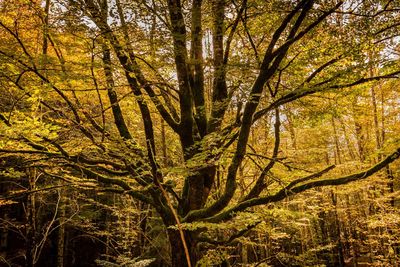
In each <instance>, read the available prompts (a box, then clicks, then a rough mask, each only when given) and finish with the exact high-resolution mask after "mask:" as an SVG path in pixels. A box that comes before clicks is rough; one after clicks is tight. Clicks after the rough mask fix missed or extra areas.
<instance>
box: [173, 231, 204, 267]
mask: <svg viewBox="0 0 400 267" xmlns="http://www.w3.org/2000/svg"><path fill="white" fill-rule="evenodd" d="M168 239H169V243H170V246H171V266H172V267H189V266H196V263H197V262H198V260H199V258H198V256H199V251H198V249H197V242H196V241H195V239H194V238H193V236H192V234H188V233H185V241H186V245H187V247H188V250H189V257H190V265H189V264H188V260H187V257H186V254H185V249H184V247H183V244H182V239H181V237H180V234H179V231H177V230H174V229H168Z"/></svg>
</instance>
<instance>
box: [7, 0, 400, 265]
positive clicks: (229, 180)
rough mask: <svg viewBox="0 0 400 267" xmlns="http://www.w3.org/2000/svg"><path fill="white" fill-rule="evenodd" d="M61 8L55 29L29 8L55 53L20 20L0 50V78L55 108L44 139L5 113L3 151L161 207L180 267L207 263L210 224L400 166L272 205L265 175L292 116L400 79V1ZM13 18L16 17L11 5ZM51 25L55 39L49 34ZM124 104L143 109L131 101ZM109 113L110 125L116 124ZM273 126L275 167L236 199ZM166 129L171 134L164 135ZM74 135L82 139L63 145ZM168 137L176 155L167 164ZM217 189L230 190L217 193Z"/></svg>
mask: <svg viewBox="0 0 400 267" xmlns="http://www.w3.org/2000/svg"><path fill="white" fill-rule="evenodd" d="M16 2H18V1H16ZM52 4H53V8H54V9H55V10H56V9H57V8H58V10H57V13H54V14H55V15H57V16H54V18H51V16H50V21H49V18H48V17H47V16H46V15H44V14H49V13H48V12H47V13H43V12H42V8H41V7H40V3H39V2H35V1H32V2H31V6H30V8H31V9H35V10H37V13H36V14H37V16H38V18H39V19H41V21H42V25H44V26H45V33H44V35H43V36H44V38H43V40H44V42H45V43H47V42H49V43H50V44H51V51H50V48H47V50H46V52H45V53H43V54H42V55H40V54H38V53H35V46H36V45H37V44H35V42H36V40H32V39H29V38H28V37H29V35H28V32H23V33H21V29H19V27H18V25H19V24H20V23H23V22H19V18H18V15H15V14H13V13H12V12H9V13H6V15H2V17H1V20H0V26H1V28H2V32H1V35H0V37H1V38H2V39H4V40H8V41H11V42H14V43H15V44H16V45H17V47H18V49H17V50H16V51H14V49H10V47H7V46H6V45H2V46H1V47H0V60H1V64H2V65H0V66H1V67H2V69H4V75H3V77H2V79H3V80H4V83H7V84H12V90H13V93H14V91H17V90H19V92H22V93H23V97H25V96H28V97H29V98H30V99H33V101H36V103H37V104H38V106H39V107H40V108H41V109H44V110H45V114H44V115H41V120H39V124H40V125H39V126H29V127H27V128H28V129H32V128H33V129H39V128H40V127H41V128H44V129H47V131H44V130H40V129H39V130H37V131H35V132H29V131H26V129H25V130H23V131H22V130H20V129H18V128H17V126H16V125H15V124H14V123H13V120H15V121H16V122H18V117H17V114H13V109H14V106H12V107H9V106H8V107H7V108H8V109H10V110H4V112H6V111H7V112H10V114H13V116H9V117H8V118H7V117H6V116H4V115H1V119H2V121H3V122H4V125H3V126H2V127H3V128H2V129H4V130H3V131H4V132H6V131H17V132H18V134H19V138H18V140H14V141H13V142H12V143H9V144H6V145H5V146H4V147H3V148H2V149H1V152H3V153H23V154H27V155H41V156H44V157H45V159H40V160H46V161H48V162H51V164H50V165H49V166H46V167H45V168H42V171H43V172H45V173H46V174H47V175H50V176H51V175H53V176H54V177H57V176H60V175H61V176H68V177H74V182H85V181H87V180H93V181H95V182H96V183H98V185H97V186H98V187H99V188H101V190H103V191H108V192H114V193H121V194H127V195H129V196H131V197H132V198H134V199H136V200H138V201H141V202H143V203H145V204H148V205H150V206H151V207H153V208H154V209H155V211H156V212H157V214H158V215H159V216H160V218H161V219H162V222H163V224H164V226H165V227H166V229H167V232H168V238H169V243H170V247H171V264H172V266H194V265H195V264H196V262H197V261H198V260H199V258H200V256H201V253H202V252H201V251H199V246H198V244H199V242H213V241H212V240H209V239H207V238H205V232H206V229H207V224H204V223H214V224H215V223H220V222H223V221H227V220H231V219H233V218H234V217H235V216H237V214H239V212H241V211H245V210H246V209H249V208H252V207H255V206H259V205H266V204H268V203H272V202H277V201H280V200H283V199H285V198H286V197H288V196H290V195H293V194H297V193H300V192H303V191H306V190H308V189H311V188H316V187H321V186H329V185H340V184H346V183H349V182H353V181H357V180H361V179H365V178H367V177H369V176H371V175H372V174H374V173H376V172H378V171H380V170H381V169H383V168H385V167H386V166H388V164H390V163H392V162H393V161H395V160H396V159H397V158H398V157H400V148H395V149H394V152H391V153H389V154H388V155H387V156H386V157H385V158H384V159H383V160H382V161H380V162H379V163H377V164H376V165H373V166H372V167H370V168H369V169H367V170H365V171H361V172H359V173H355V174H351V175H346V176H342V177H336V178H324V179H320V177H321V176H322V175H324V174H325V173H327V172H328V171H330V170H331V169H332V168H333V167H332V166H329V167H326V168H324V169H323V170H321V171H319V172H316V173H314V174H311V175H308V176H306V177H303V178H299V179H296V180H292V181H289V182H286V184H284V185H279V186H276V187H275V192H274V193H273V194H265V192H267V189H271V188H274V187H271V184H270V181H267V179H266V176H267V174H268V173H269V172H270V171H271V170H272V169H273V168H275V167H276V166H275V165H276V163H277V162H280V161H282V160H281V159H280V157H279V153H280V150H281V148H280V146H281V144H280V143H281V142H280V135H281V131H282V129H281V128H282V126H281V123H280V121H281V119H282V117H283V115H282V114H281V113H282V111H283V110H284V107H286V106H287V105H288V104H289V103H292V102H293V103H294V102H297V101H299V100H304V101H312V98H309V96H313V95H324V94H327V93H328V94H337V93H340V92H343V91H348V90H352V89H353V88H357V86H360V85H363V84H369V83H370V82H373V81H377V80H384V79H393V78H397V77H398V74H399V73H400V69H399V67H398V63H397V61H396V60H398V58H397V56H395V54H394V53H393V51H391V50H390V48H389V45H390V42H391V41H393V40H394V39H395V38H396V37H397V35H398V23H396V18H398V16H399V14H398V8H399V6H398V3H396V2H395V1H390V0H389V1H381V2H378V3H369V2H366V1H356V0H349V1H314V0H300V1H268V2H267V3H265V2H264V1H249V0H243V1H241V2H240V3H238V2H236V1H201V0H193V1H183V2H181V1H179V0H168V1H155V0H154V1H147V0H143V1H137V2H134V3H132V2H128V1H127V2H125V1H122V0H117V1H115V2H114V1H106V0H63V1H54V2H53V1H52ZM2 8H3V9H5V10H8V9H9V7H7V5H6V4H4V5H3V7H2ZM7 8H8V9H7ZM54 12H56V11H54ZM50 14H51V12H50ZM371 18H372V19H373V21H374V24H371V23H370V21H371ZM39 21H40V20H39ZM51 23H54V25H55V26H57V28H55V26H54V28H53V29H51V27H50V25H51ZM15 25H17V26H15ZM63 34H66V35H67V36H68V39H67V40H63V37H62V35H63ZM73 35H75V36H76V39H75V40H74V39H72V37H71V36H73ZM65 38H67V37H65ZM77 39H78V40H77ZM371 40H375V42H376V45H381V46H383V47H384V49H383V50H382V51H383V52H382V53H383V54H384V55H385V56H384V57H382V58H381V59H377V61H378V62H373V61H372V60H373V59H369V58H368V52H369V51H370V50H371V47H370V43H371ZM63 42H65V43H67V44H63ZM46 46H47V44H46ZM43 47H44V45H43ZM43 51H44V50H43ZM67 53H70V54H69V55H68V56H67V57H65V56H64V54H67ZM72 54H73V55H72ZM97 55H101V56H97ZM368 59H369V60H368ZM43 62H45V63H44V64H43ZM43 65H44V67H42V66H43ZM372 65H373V66H376V65H378V66H380V71H379V72H378V73H374V74H373V75H370V72H369V71H366V70H368V67H370V66H372ZM49 66H52V67H51V68H50V67H49ZM122 85H124V86H125V88H124V89H121V90H119V87H120V86H122ZM92 87H94V89H90V88H92ZM35 88H37V90H36V91H34V89H35ZM126 88H129V92H126V91H124V90H126ZM103 91H105V92H107V95H105V94H104V93H103ZM122 93H127V94H132V95H133V98H130V100H129V101H126V102H123V99H124V97H121V96H120V95H121V94H122ZM88 97H89V98H93V97H96V98H97V99H98V103H95V102H94V101H93V99H87V98H88ZM132 100H134V101H132ZM105 103H107V105H109V108H106V104H105ZM109 109H111V112H112V114H107V113H106V111H107V110H109ZM131 112H135V113H137V114H136V115H135V116H131V115H130V114H129V113H131ZM14 113H15V112H14ZM268 116H269V117H272V118H273V120H272V121H273V124H274V126H273V127H272V128H273V136H274V144H273V149H271V150H272V155H264V156H267V157H269V162H268V163H267V164H266V165H265V166H263V167H262V170H261V172H260V173H257V178H256V179H255V180H254V181H253V183H249V182H248V181H244V183H246V184H247V189H246V190H245V192H240V193H241V195H242V196H241V197H238V190H237V187H238V181H239V180H240V179H241V175H240V172H239V170H240V169H241V168H242V167H243V162H244V159H245V157H246V156H247V152H248V149H249V147H250V143H249V138H250V135H251V134H252V133H254V132H255V131H256V129H258V128H260V127H261V125H262V124H261V122H262V121H263V120H265V118H267V117H268ZM27 117H28V118H31V117H35V116H34V115H27ZM98 118H100V120H101V122H99V119H98ZM139 118H140V119H139ZM160 119H161V120H162V125H164V123H165V124H166V125H167V127H168V129H164V130H162V131H158V130H157V125H156V123H155V122H157V121H159V120H160ZM138 120H139V121H140V123H141V124H142V125H140V124H139V123H138V122H139V121H138ZM332 122H333V124H335V121H334V120H332ZM17 124H18V123H17ZM54 125H57V127H56V128H54V127H53V126H54ZM132 126H134V127H132ZM35 127H36V128H35ZM51 127H53V128H51ZM135 128H136V129H137V130H138V131H142V132H143V137H142V136H140V135H141V134H138V133H137V132H134V131H133V130H134V129H135ZM6 129H7V130H6ZM66 133H68V135H70V136H73V137H74V138H72V137H70V138H65V137H63V136H64V135H65V134H66ZM167 135H169V136H167ZM165 138H169V140H170V141H171V146H173V147H174V148H176V150H178V151H179V153H178V155H176V156H173V155H171V152H169V153H167V152H166V151H167V149H166V147H165V141H162V140H165ZM79 139H81V140H83V141H81V142H77V140H79ZM177 141H178V142H179V144H176V142H177ZM160 143H161V144H160ZM255 153H257V151H255ZM160 154H162V156H161V155H160ZM168 154H169V155H168ZM163 157H164V158H163ZM165 157H169V158H170V159H169V160H168V159H165ZM222 167H223V168H226V172H221V168H222ZM221 173H223V174H224V177H222V179H221V177H219V175H220V174H221ZM217 177H218V179H219V180H220V181H219V182H223V183H224V184H223V185H221V184H220V183H218V184H219V186H216V184H217V181H216V179H217ZM70 180H71V181H72V180H73V179H70ZM196 224H197V225H200V226H201V227H198V226H196ZM187 225H192V227H188V226H187ZM193 225H194V226H195V227H193ZM204 225H205V226H204ZM254 226H255V224H250V225H248V226H247V227H246V228H245V229H244V230H243V231H239V232H238V233H235V234H233V235H232V236H231V237H229V238H228V239H227V240H225V241H231V240H233V239H234V238H236V237H238V236H240V235H241V234H244V233H245V232H246V231H247V230H249V229H251V228H252V227H254ZM191 229H192V230H191ZM193 229H194V230H193ZM214 241H215V242H224V240H214Z"/></svg>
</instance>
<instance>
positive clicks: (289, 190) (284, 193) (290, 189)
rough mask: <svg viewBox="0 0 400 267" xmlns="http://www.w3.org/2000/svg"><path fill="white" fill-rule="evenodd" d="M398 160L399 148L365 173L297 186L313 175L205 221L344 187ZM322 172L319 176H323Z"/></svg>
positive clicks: (228, 216) (224, 217)
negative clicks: (322, 189) (323, 189)
mask: <svg viewBox="0 0 400 267" xmlns="http://www.w3.org/2000/svg"><path fill="white" fill-rule="evenodd" d="M398 158H400V148H398V149H397V150H396V151H395V152H394V153H392V154H391V155H389V156H388V157H386V158H385V159H384V160H382V161H381V162H379V163H378V164H376V165H374V166H373V167H371V168H369V169H368V170H366V171H363V172H359V173H355V174H351V175H347V176H343V177H338V178H327V179H323V180H317V181H311V182H306V183H304V184H301V185H297V184H299V183H301V182H305V181H306V180H309V179H313V178H316V177H318V175H317V176H315V175H312V176H309V177H305V178H301V179H300V180H297V181H293V182H291V183H290V184H289V185H287V186H286V187H284V188H282V189H281V190H279V191H278V192H277V193H275V194H274V195H271V196H266V197H259V198H253V199H249V200H247V201H244V202H241V203H238V204H237V205H236V206H234V207H232V208H230V209H228V210H226V211H224V212H222V213H220V214H218V215H215V216H213V217H210V218H208V219H205V220H204V221H207V222H213V223H216V222H221V221H225V220H228V219H230V218H233V217H234V216H235V213H237V212H239V211H244V210H245V209H247V208H250V207H254V206H259V205H265V204H268V203H273V202H278V201H281V200H283V199H285V198H287V197H288V196H291V195H295V194H298V193H301V192H304V191H306V190H308V189H311V188H316V187H323V186H331V185H343V184H347V183H350V182H354V181H358V180H363V179H366V178H367V177H369V176H371V175H373V174H374V173H376V172H378V171H380V170H381V169H383V168H384V167H386V166H388V165H389V164H390V163H392V162H393V161H395V160H397V159H398ZM331 168H333V167H332V166H330V167H328V168H326V169H325V170H323V171H321V172H322V173H323V172H327V171H328V170H330V169H331ZM321 172H320V173H319V174H322V173H321ZM317 174H318V173H317ZM306 178H307V179H306ZM296 185H297V186H296Z"/></svg>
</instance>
